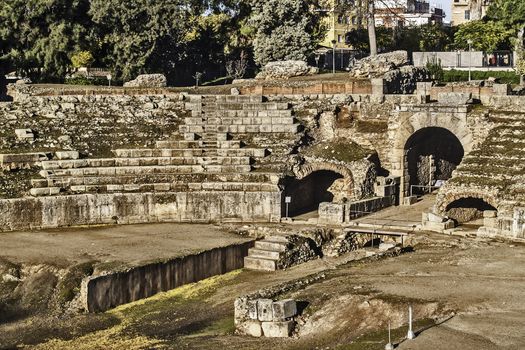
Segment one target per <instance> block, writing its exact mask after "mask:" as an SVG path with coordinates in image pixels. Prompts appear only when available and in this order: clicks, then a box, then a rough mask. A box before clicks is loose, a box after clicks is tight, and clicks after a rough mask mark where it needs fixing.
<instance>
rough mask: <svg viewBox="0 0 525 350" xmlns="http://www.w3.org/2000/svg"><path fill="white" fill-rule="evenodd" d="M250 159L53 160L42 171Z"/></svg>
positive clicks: (245, 160)
mask: <svg viewBox="0 0 525 350" xmlns="http://www.w3.org/2000/svg"><path fill="white" fill-rule="evenodd" d="M250 163H251V159H250V157H202V156H200V157H148V158H105V159H104V158H99V159H76V160H51V161H44V162H42V163H41V164H42V169H44V170H55V169H78V168H88V167H92V168H98V167H129V166H168V165H249V164H250Z"/></svg>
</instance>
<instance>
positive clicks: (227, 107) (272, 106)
mask: <svg viewBox="0 0 525 350" xmlns="http://www.w3.org/2000/svg"><path fill="white" fill-rule="evenodd" d="M184 107H185V109H187V110H191V111H203V112H207V111H231V110H257V111H270V110H271V111H279V110H288V109H289V108H290V104H289V103H287V102H260V103H259V102H247V103H226V102H207V103H194V102H187V103H185V104H184Z"/></svg>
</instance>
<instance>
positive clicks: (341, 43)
mask: <svg viewBox="0 0 525 350" xmlns="http://www.w3.org/2000/svg"><path fill="white" fill-rule="evenodd" d="M327 7H328V8H327V9H325V11H326V12H327V14H328V15H327V16H326V17H325V21H326V26H327V29H328V31H327V33H326V37H325V39H324V40H323V41H322V42H321V46H325V47H332V41H333V40H335V42H336V48H338V49H341V48H344V49H349V48H350V46H349V45H347V44H346V42H345V38H346V33H348V32H349V31H351V30H352V29H357V28H362V27H363V26H366V17H365V15H366V8H367V0H330V1H328V5H327Z"/></svg>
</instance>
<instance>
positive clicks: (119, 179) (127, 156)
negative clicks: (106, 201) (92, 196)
mask: <svg viewBox="0 0 525 350" xmlns="http://www.w3.org/2000/svg"><path fill="white" fill-rule="evenodd" d="M188 100H189V102H188V103H187V104H186V108H188V109H190V110H191V111H192V117H191V118H185V123H184V125H181V126H180V132H181V134H182V135H183V139H182V140H181V139H179V140H165V141H158V142H156V145H155V148H150V149H117V150H115V151H114V154H115V157H114V158H103V159H65V160H48V161H43V162H42V171H41V172H40V175H41V176H42V177H43V179H38V180H33V181H32V184H33V188H32V190H31V195H33V196H48V195H58V194H60V193H70V194H75V193H119V192H191V191H244V192H276V191H279V187H278V186H277V184H278V181H279V176H278V175H277V174H272V173H262V172H261V173H260V172H257V173H253V172H252V170H253V167H252V164H253V162H254V161H255V160H257V159H261V158H263V157H265V156H267V155H268V153H269V152H268V151H267V150H266V149H265V148H257V147H246V145H245V144H244V143H243V142H242V141H241V140H238V139H235V134H246V133H255V134H259V133H278V134H281V133H292V134H295V133H297V132H298V131H299V125H298V124H296V123H295V121H294V118H293V117H292V111H291V110H290V109H289V107H290V106H289V105H288V104H286V103H274V102H264V101H263V97H262V96H188Z"/></svg>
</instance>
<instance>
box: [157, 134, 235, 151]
mask: <svg viewBox="0 0 525 350" xmlns="http://www.w3.org/2000/svg"><path fill="white" fill-rule="evenodd" d="M191 136H192V137H193V140H191V139H190V140H166V141H157V142H156V143H155V146H156V147H157V148H160V149H166V148H176V149H188V148H217V149H239V148H241V147H242V145H243V143H242V141H239V140H224V141H218V140H213V141H208V140H203V139H199V140H195V137H194V136H195V135H191Z"/></svg>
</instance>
